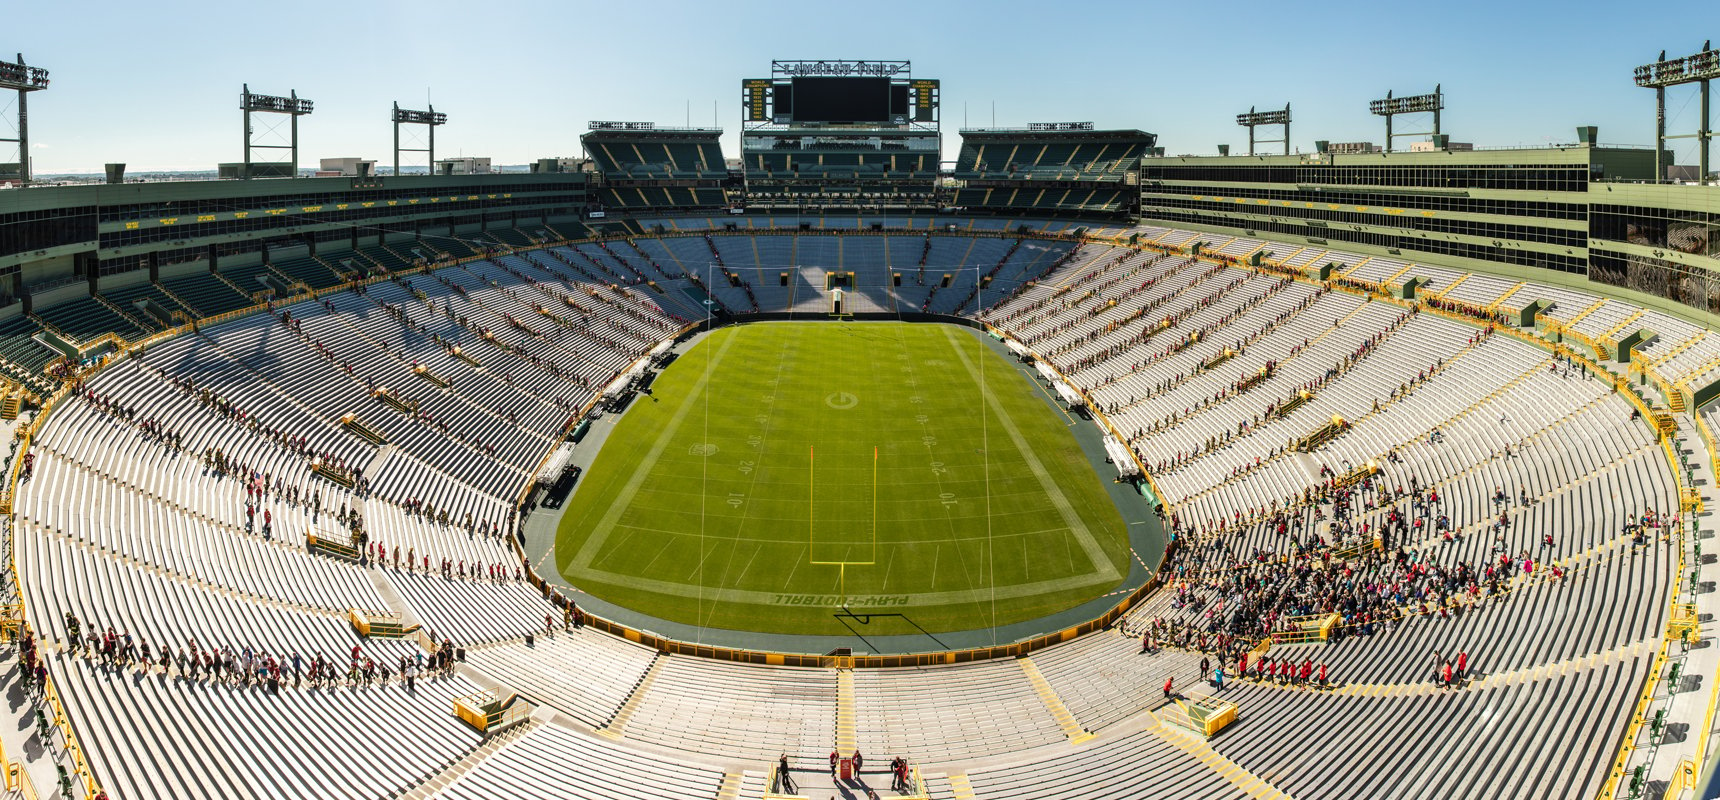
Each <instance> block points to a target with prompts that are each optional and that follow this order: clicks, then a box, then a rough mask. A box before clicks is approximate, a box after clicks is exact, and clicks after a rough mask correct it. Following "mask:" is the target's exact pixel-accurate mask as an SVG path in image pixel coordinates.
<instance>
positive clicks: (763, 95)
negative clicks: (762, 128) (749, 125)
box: [741, 78, 770, 122]
mask: <svg viewBox="0 0 1720 800" xmlns="http://www.w3.org/2000/svg"><path fill="white" fill-rule="evenodd" d="M741 87H742V88H743V89H744V90H745V91H746V112H747V113H746V121H747V122H769V121H770V81H767V80H763V79H760V78H750V79H748V80H745V81H742V82H741Z"/></svg>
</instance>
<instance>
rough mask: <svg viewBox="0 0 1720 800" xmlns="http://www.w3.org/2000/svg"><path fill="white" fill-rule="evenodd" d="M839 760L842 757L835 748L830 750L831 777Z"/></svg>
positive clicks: (834, 773)
mask: <svg viewBox="0 0 1720 800" xmlns="http://www.w3.org/2000/svg"><path fill="white" fill-rule="evenodd" d="M840 760H842V757H841V756H839V755H837V754H836V751H835V750H832V751H830V774H831V776H832V777H834V776H835V775H836V762H837V761H840Z"/></svg>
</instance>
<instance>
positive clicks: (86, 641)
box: [65, 611, 458, 692]
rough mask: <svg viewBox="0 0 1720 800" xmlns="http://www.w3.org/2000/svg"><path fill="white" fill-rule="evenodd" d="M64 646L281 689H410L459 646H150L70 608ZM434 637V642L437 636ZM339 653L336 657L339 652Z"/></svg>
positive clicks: (109, 664) (117, 661)
mask: <svg viewBox="0 0 1720 800" xmlns="http://www.w3.org/2000/svg"><path fill="white" fill-rule="evenodd" d="M65 635H66V639H65V641H66V651H67V652H68V653H70V654H71V655H73V656H80V657H83V658H87V659H89V660H91V661H94V662H99V663H100V664H101V665H102V666H103V667H106V668H108V669H128V668H133V667H135V668H136V669H137V670H138V671H139V672H142V673H144V674H150V673H159V674H163V675H174V676H177V677H179V678H181V679H184V680H188V681H193V682H198V681H204V682H209V683H220V684H225V685H229V686H240V687H252V686H255V687H262V688H266V689H268V690H269V691H271V692H278V691H280V690H281V689H282V688H285V687H288V686H290V687H292V688H299V687H302V686H306V685H309V686H311V687H320V688H332V687H336V686H373V685H378V686H379V685H385V684H388V683H392V682H398V683H400V684H401V685H403V686H405V687H406V688H407V689H412V688H414V687H415V686H416V683H417V680H418V678H420V677H436V676H446V675H449V674H451V673H452V672H453V669H454V664H455V662H456V661H457V658H458V650H457V649H456V648H455V647H454V644H453V642H452V641H450V640H446V639H444V640H443V641H442V642H441V643H439V644H437V645H436V646H435V648H434V650H433V651H432V652H430V653H426V652H424V651H423V650H422V649H417V650H415V651H414V652H413V654H412V655H405V654H401V655H400V656H398V658H397V659H396V660H395V661H394V662H393V663H390V662H389V661H388V660H387V659H386V658H384V659H382V660H378V659H377V658H374V657H372V656H370V655H367V654H365V652H364V648H363V646H362V645H356V644H355V645H353V647H352V650H351V651H350V652H349V653H347V654H346V655H347V660H346V663H345V664H344V665H343V664H341V663H339V662H338V661H336V660H335V658H331V657H327V656H324V655H323V654H322V653H321V652H317V653H312V654H311V655H310V656H309V657H308V658H307V657H306V656H305V655H304V654H302V653H300V652H299V651H298V650H294V649H283V650H281V651H279V652H276V653H271V652H270V651H269V650H267V649H266V648H252V647H251V646H249V645H246V646H243V647H233V646H231V645H228V646H217V647H210V648H204V647H203V646H201V645H199V644H198V642H197V640H196V638H190V639H187V640H186V643H185V644H184V645H183V646H181V647H178V648H174V647H172V646H171V645H166V644H163V645H162V646H160V647H159V648H151V647H150V645H149V643H148V642H146V641H143V640H142V639H141V638H134V637H133V636H132V635H131V633H129V632H125V631H116V630H115V629H114V628H113V626H111V625H110V626H107V627H106V628H102V627H101V626H99V625H97V624H91V625H90V626H89V628H88V630H87V631H86V629H85V628H84V626H83V623H82V622H81V621H80V620H79V619H78V617H77V615H75V614H73V613H72V612H69V611H68V612H66V617H65ZM434 638H435V637H434V636H431V637H430V639H431V641H434ZM336 658H338V657H336Z"/></svg>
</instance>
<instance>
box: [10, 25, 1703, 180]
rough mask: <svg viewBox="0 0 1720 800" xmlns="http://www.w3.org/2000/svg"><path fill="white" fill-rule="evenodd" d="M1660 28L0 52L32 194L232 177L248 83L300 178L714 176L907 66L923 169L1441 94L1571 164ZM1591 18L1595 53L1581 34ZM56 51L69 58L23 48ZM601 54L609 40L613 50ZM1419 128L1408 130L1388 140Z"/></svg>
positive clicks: (1001, 33)
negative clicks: (448, 166) (784, 97)
mask: <svg viewBox="0 0 1720 800" xmlns="http://www.w3.org/2000/svg"><path fill="white" fill-rule="evenodd" d="M1670 5H1671V7H1670V8H1668V7H1666V6H1661V7H1657V10H1659V11H1662V12H1664V13H1657V14H1654V15H1645V14H1638V15H1631V14H1625V15H1619V14H1617V13H1616V11H1617V9H1616V6H1615V5H1614V4H1603V3H1600V2H1595V1H1594V0H1578V1H1577V2H1568V3H1559V4H1553V3H1550V2H1544V0H1526V2H1519V3H1508V4H1501V3H1488V4H1483V3H1480V2H1475V0H1454V2H1452V3H1448V4H1445V5H1443V6H1441V7H1439V8H1438V9H1437V11H1434V12H1428V11H1421V10H1414V11H1400V12H1390V11H1382V10H1380V9H1378V8H1377V7H1375V6H1374V5H1371V4H1364V3H1361V2H1352V1H1351V0H1336V1H1335V2H1333V3H1330V4H1327V5H1326V6H1323V7H1322V8H1320V9H1319V13H1309V12H1308V11H1307V10H1304V9H1300V8H1291V7H1285V6H1282V5H1278V4H1271V5H1268V4H1249V3H1244V4H1242V7H1240V8H1238V9H1234V10H1233V13H1228V14H1227V16H1225V17H1223V18H1219V17H1215V16H1213V15H1212V13H1211V9H1212V7H1211V6H1209V5H1204V4H1203V5H1196V4H1140V3H1129V2H1122V1H1121V0H1089V2H1079V3H1072V4H1063V5H1061V6H1059V7H1058V9H1057V11H1056V12H1055V13H1050V12H1047V10H1046V9H1045V8H1044V7H1043V6H1042V5H1040V4H1036V3H1030V2H1026V1H1025V0H997V1H996V2H987V3H983V4H981V3H960V2H946V3H906V2H900V1H899V0H878V1H877V2H874V3H871V4H868V5H867V6H866V7H865V8H863V9H859V8H855V9H844V11H843V17H842V24H840V25H808V26H798V27H801V28H804V30H799V29H797V30H795V31H794V32H793V33H792V34H790V35H783V33H782V31H781V30H780V29H778V28H773V27H771V25H773V24H780V23H781V22H782V21H784V20H785V18H784V17H783V14H784V11H783V9H782V8H781V7H780V6H778V5H775V4H766V3H761V2H756V1H755V0H741V2H739V3H729V4H724V5H723V6H722V7H721V8H713V7H711V6H708V5H706V4H696V3H692V2H686V1H685V0H664V2H661V3H659V4H657V5H655V6H653V7H652V14H651V15H650V16H651V18H652V19H655V20H660V21H667V22H668V24H659V25H652V26H651V27H650V29H649V31H648V32H646V31H645V29H644V28H642V27H641V25H640V23H641V22H642V21H643V20H642V18H641V16H640V14H639V13H638V9H637V8H630V7H624V6H622V5H616V4H600V3H591V2H574V3H565V2H563V3H556V2H549V0H518V1H517V2H511V1H509V0H503V2H499V3H493V4H489V5H487V6H486V7H484V9H483V11H484V14H485V16H481V17H474V16H473V15H472V13H471V8H470V6H468V5H466V4H457V3H453V2H448V0H425V2H406V0H380V1H379V2H373V3H365V4H351V3H340V4H337V3H332V2H328V1H327V0H306V2H304V3H301V4H300V5H299V6H298V7H297V8H296V9H295V13H297V14H300V15H301V16H305V17H308V18H312V19H318V20H338V21H339V22H338V23H331V24H328V25H325V26H324V27H323V28H320V29H316V30H313V31H312V32H311V33H309V34H304V35H299V34H295V35H293V36H272V37H262V38H255V37H242V36H235V35H232V33H231V32H233V31H252V30H259V29H262V28H266V27H267V26H268V25H271V24H274V21H275V16H274V15H273V14H272V13H271V12H269V11H268V10H267V9H263V8H256V7H248V6H227V5H211V6H208V7H204V8H200V9H199V10H198V13H195V14H162V13H159V10H158V9H155V8H153V7H149V6H145V5H141V4H139V5H121V6H114V7H111V8H110V7H105V6H104V7H103V8H102V9H101V12H102V14H101V16H102V24H100V25H91V24H89V23H90V21H91V20H90V19H89V14H88V9H87V8H83V7H80V6H77V5H76V4H68V3H54V4H30V5H26V6H23V7H21V8H19V9H17V10H16V11H15V14H14V18H15V19H16V20H17V22H18V24H16V25H14V26H9V30H11V31H12V32H13V38H10V39H8V38H3V37H0V53H3V54H5V55H4V58H5V59H6V60H11V58H12V54H13V53H15V52H22V53H23V55H24V57H25V60H26V61H27V62H28V63H29V64H30V65H32V66H39V67H43V68H45V69H47V70H49V73H50V78H51V81H52V82H51V85H50V86H49V87H48V88H47V89H46V90H43V91H40V92H35V93H33V94H32V95H31V97H30V138H31V156H32V165H33V171H34V172H35V173H36V174H37V175H40V176H49V175H57V176H74V175H96V174H100V173H101V172H102V165H103V164H105V163H109V162H124V163H127V164H128V165H129V169H130V170H131V171H133V172H158V173H166V172H201V171H213V170H214V169H215V166H216V165H217V164H219V163H222V162H234V161H239V160H241V159H242V154H241V144H242V138H241V137H242V131H241V114H240V112H239V109H238V105H239V103H238V99H239V92H240V88H241V85H242V84H246V83H248V84H249V85H250V88H251V89H252V91H254V92H258V93H264V94H282V95H284V94H287V93H288V92H289V91H294V90H296V91H297V93H298V95H299V96H300V97H301V98H308V99H310V100H312V101H314V102H315V104H316V106H315V109H314V112H313V113H312V114H311V115H309V116H307V117H304V118H302V119H301V120H300V157H301V161H302V163H301V165H300V166H301V167H304V166H310V165H314V164H315V163H316V162H317V160H318V159H320V158H322V157H337V156H353V155H356V156H360V157H363V158H368V159H375V160H376V161H377V162H379V164H381V163H387V162H389V161H390V160H391V157H392V153H391V148H392V130H391V125H390V122H389V118H388V112H389V110H390V108H391V105H392V104H393V103H395V102H398V103H400V105H401V107H403V108H420V109H422V108H424V107H426V106H429V105H434V106H435V108H436V110H437V111H440V112H444V113H447V114H448V123H447V124H446V125H445V126H442V127H441V128H439V129H438V130H437V133H436V139H437V142H436V143H437V148H436V150H437V156H438V157H444V158H445V157H455V156H460V155H467V154H478V155H487V156H489V157H491V158H492V159H494V161H495V162H496V163H503V162H506V163H508V164H530V163H532V162H534V161H536V160H537V159H540V158H557V157H572V156H577V155H579V154H580V144H579V135H580V134H582V133H584V132H585V128H586V122H587V121H588V120H593V119H605V120H640V121H650V122H655V123H658V124H663V125H682V124H688V123H690V124H692V125H696V126H705V125H714V126H716V127H720V128H722V129H723V131H724V133H723V136H722V148H723V152H724V154H725V155H726V156H729V157H731V158H732V157H735V156H738V155H739V149H740V148H739V131H740V117H741V100H742V96H741V94H742V93H741V81H742V80H744V79H746V78H755V77H764V76H766V75H767V74H768V72H769V67H770V62H771V60H772V59H786V58H794V57H805V58H819V57H822V58H836V57H861V58H874V59H906V60H910V61H912V62H913V65H914V73H913V74H914V75H915V77H925V78H934V79H938V80H940V81H941V82H942V99H943V106H942V114H943V124H942V130H943V142H942V153H941V154H940V157H941V159H942V160H945V161H947V160H951V159H953V158H954V157H955V154H956V149H957V147H958V146H959V134H958V130H959V129H961V128H962V127H970V126H972V127H980V126H984V127H992V126H1020V125H1025V124H1026V123H1029V122H1041V121H1064V120H1083V121H1085V120H1090V121H1093V122H1094V123H1095V124H1096V125H1097V126H1099V127H1101V128H1139V129H1141V130H1146V131H1150V132H1153V133H1156V134H1158V135H1159V143H1160V144H1161V145H1162V146H1164V147H1165V148H1166V152H1167V154H1171V155H1182V154H1202V155H1204V154H1212V153H1214V152H1216V150H1217V147H1216V145H1217V144H1218V143H1225V144H1228V145H1230V147H1231V152H1232V153H1244V152H1246V142H1247V133H1246V131H1245V130H1244V129H1242V128H1240V127H1238V126H1237V125H1236V124H1235V115H1236V114H1238V113H1241V112H1245V111H1247V110H1248V109H1249V108H1251V107H1256V108H1261V109H1275V108H1281V107H1282V106H1283V104H1284V103H1286V102H1288V103H1290V104H1291V107H1292V112H1293V113H1292V126H1291V137H1290V139H1291V150H1292V151H1293V152H1312V151H1313V149H1314V146H1313V143H1314V141H1316V140H1320V139H1324V140H1329V141H1335V142H1350V141H1371V142H1373V143H1375V144H1383V143H1384V142H1383V136H1384V124H1383V122H1382V121H1381V120H1380V119H1379V118H1378V117H1374V116H1372V115H1370V114H1369V113H1368V109H1367V104H1368V102H1369V101H1370V100H1373V99H1377V98H1381V97H1384V96H1385V95H1386V93H1387V92H1388V91H1392V92H1394V93H1395V94H1396V95H1397V96H1403V95H1409V94H1419V93H1423V92H1430V91H1432V90H1433V88H1434V86H1435V85H1436V84H1437V85H1441V86H1442V87H1443V89H1444V92H1445V95H1446V106H1447V108H1446V111H1445V113H1444V119H1443V122H1444V125H1443V128H1444V130H1443V132H1444V133H1446V134H1447V135H1449V136H1450V137H1451V138H1452V140H1453V141H1461V142H1472V143H1474V144H1475V145H1477V146H1480V147H1500V146H1523V145H1548V144H1556V143H1565V142H1569V141H1571V140H1572V139H1573V138H1574V130H1575V128H1576V126H1578V125H1597V126H1599V128H1600V141H1602V142H1609V143H1614V142H1616V143H1628V144H1634V145H1650V144H1652V142H1653V130H1654V98H1653V93H1652V92H1650V91H1648V90H1646V89H1640V88H1637V87H1636V86H1635V85H1634V83H1633V82H1632V78H1631V70H1632V69H1633V68H1634V67H1636V66H1638V65H1640V64H1645V63H1649V62H1651V61H1653V60H1654V59H1655V58H1656V56H1657V55H1658V53H1659V52H1660V51H1662V50H1665V51H1666V53H1667V55H1668V56H1671V57H1677V56H1681V55H1688V54H1690V53H1694V52H1696V51H1697V50H1699V49H1700V48H1701V46H1702V41H1701V38H1700V35H1701V34H1699V33H1693V34H1684V33H1682V32H1680V31H1677V30H1671V31H1669V30H1668V29H1667V27H1666V26H1665V24H1664V20H1666V19H1674V18H1678V17H1680V16H1681V14H1680V12H1681V11H1689V12H1695V11H1700V10H1703V9H1711V6H1710V5H1709V4H1707V3H1697V2H1695V0H1673V2H1672V3H1671V4H1670ZM804 13H806V14H813V15H816V14H817V12H816V11H812V10H808V11H806V12H804ZM1603 18H1604V19H1606V20H1607V27H1606V29H1605V36H1604V37H1602V36H1598V35H1597V32H1596V30H1595V23H1594V20H1596V19H1603ZM451 19H459V20H461V21H462V23H461V26H460V28H459V31H460V35H458V36H451V35H450V34H449V30H450V26H449V24H448V23H447V20H451ZM70 30H76V31H78V35H76V36H54V37H44V38H41V39H39V40H37V39H34V38H32V37H29V36H22V35H19V34H20V32H29V31H70ZM619 32H627V33H628V34H629V35H626V36H620V35H609V34H613V33H619ZM767 34H768V35H767ZM1687 36H1688V38H1686V37H1687ZM140 41H144V42H157V43H171V42H196V43H197V46H196V47H174V46H158V47H138V46H137V43H138V42H140ZM394 42H432V43H438V42H439V43H441V44H442V45H446V46H426V47H416V48H414V47H395V46H389V45H390V44H391V43H394ZM564 42H565V43H566V44H567V45H568V46H562V45H563V43H564ZM1525 65H1531V68H1525ZM1667 95H1668V97H1667V118H1668V133H1673V134H1683V133H1690V132H1694V131H1695V129H1696V127H1697V119H1696V118H1697V115H1698V110H1697V108H1696V103H1694V102H1693V100H1692V98H1693V97H1694V96H1695V89H1694V88H1693V87H1676V88H1674V89H1672V90H1669V91H1668V93H1667ZM14 97H15V95H13V94H11V93H0V116H3V117H4V119H0V136H10V135H12V134H11V129H10V124H11V121H12V113H13V105H14ZM283 119H284V118H280V117H276V116H275V115H268V114H262V115H256V116H255V117H254V128H255V131H256V134H257V137H258V139H259V140H261V141H265V142H267V143H273V144H283V143H285V137H284V131H285V130H286V126H285V125H284V124H277V123H280V122H282V121H283ZM1422 124H1423V123H1421V122H1420V121H1418V120H1413V119H1408V118H1406V119H1404V120H1400V126H1399V129H1400V130H1412V131H1419V130H1423V129H1424V128H1422V127H1418V126H1420V125H1422ZM1262 133H1263V135H1272V134H1270V133H1267V132H1266V131H1262ZM421 134H422V129H421V128H416V129H415V128H414V127H412V126H408V127H405V128H403V132H402V137H403V141H402V145H403V146H407V147H422V146H423V144H424V142H423V141H422V139H420V138H417V137H419V136H421ZM1415 138H1425V137H1415ZM1409 141H1411V138H1410V137H1405V138H1404V139H1400V140H1398V142H1397V143H1398V144H1399V145H1400V146H1405V147H1407V144H1408V142H1409ZM1668 146H1669V148H1671V149H1672V150H1673V152H1674V157H1675V159H1676V160H1677V163H1680V164H1690V163H1694V162H1695V160H1696V159H1695V154H1696V147H1697V145H1696V142H1695V140H1694V139H1675V140H1673V141H1672V142H1670V143H1669V144H1668ZM1281 147H1282V146H1281V145H1276V144H1269V145H1264V146H1263V147H1262V148H1261V149H1262V150H1264V149H1267V148H1271V149H1272V150H1273V152H1278V151H1279V149H1280V148H1281ZM15 157H16V148H15V146H14V145H12V144H11V143H0V162H6V161H13V160H15ZM402 158H403V160H421V159H423V158H424V154H423V153H421V152H419V153H409V154H403V156H402ZM420 168H423V167H422V166H420ZM403 173H404V170H403Z"/></svg>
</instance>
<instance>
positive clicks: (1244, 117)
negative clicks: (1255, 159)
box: [1236, 103, 1290, 155]
mask: <svg viewBox="0 0 1720 800" xmlns="http://www.w3.org/2000/svg"><path fill="white" fill-rule="evenodd" d="M1236 124H1238V125H1241V126H1243V127H1245V128H1247V129H1248V154H1249V155H1254V143H1255V142H1259V143H1261V144H1272V143H1273V142H1283V143H1284V155H1290V104H1289V103H1285V104H1284V110H1283V111H1261V112H1256V111H1255V110H1254V106H1249V107H1248V113H1246V114H1237V115H1236ZM1259 125H1282V126H1284V136H1283V138H1279V139H1256V138H1254V128H1255V127H1256V126H1259Z"/></svg>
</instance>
